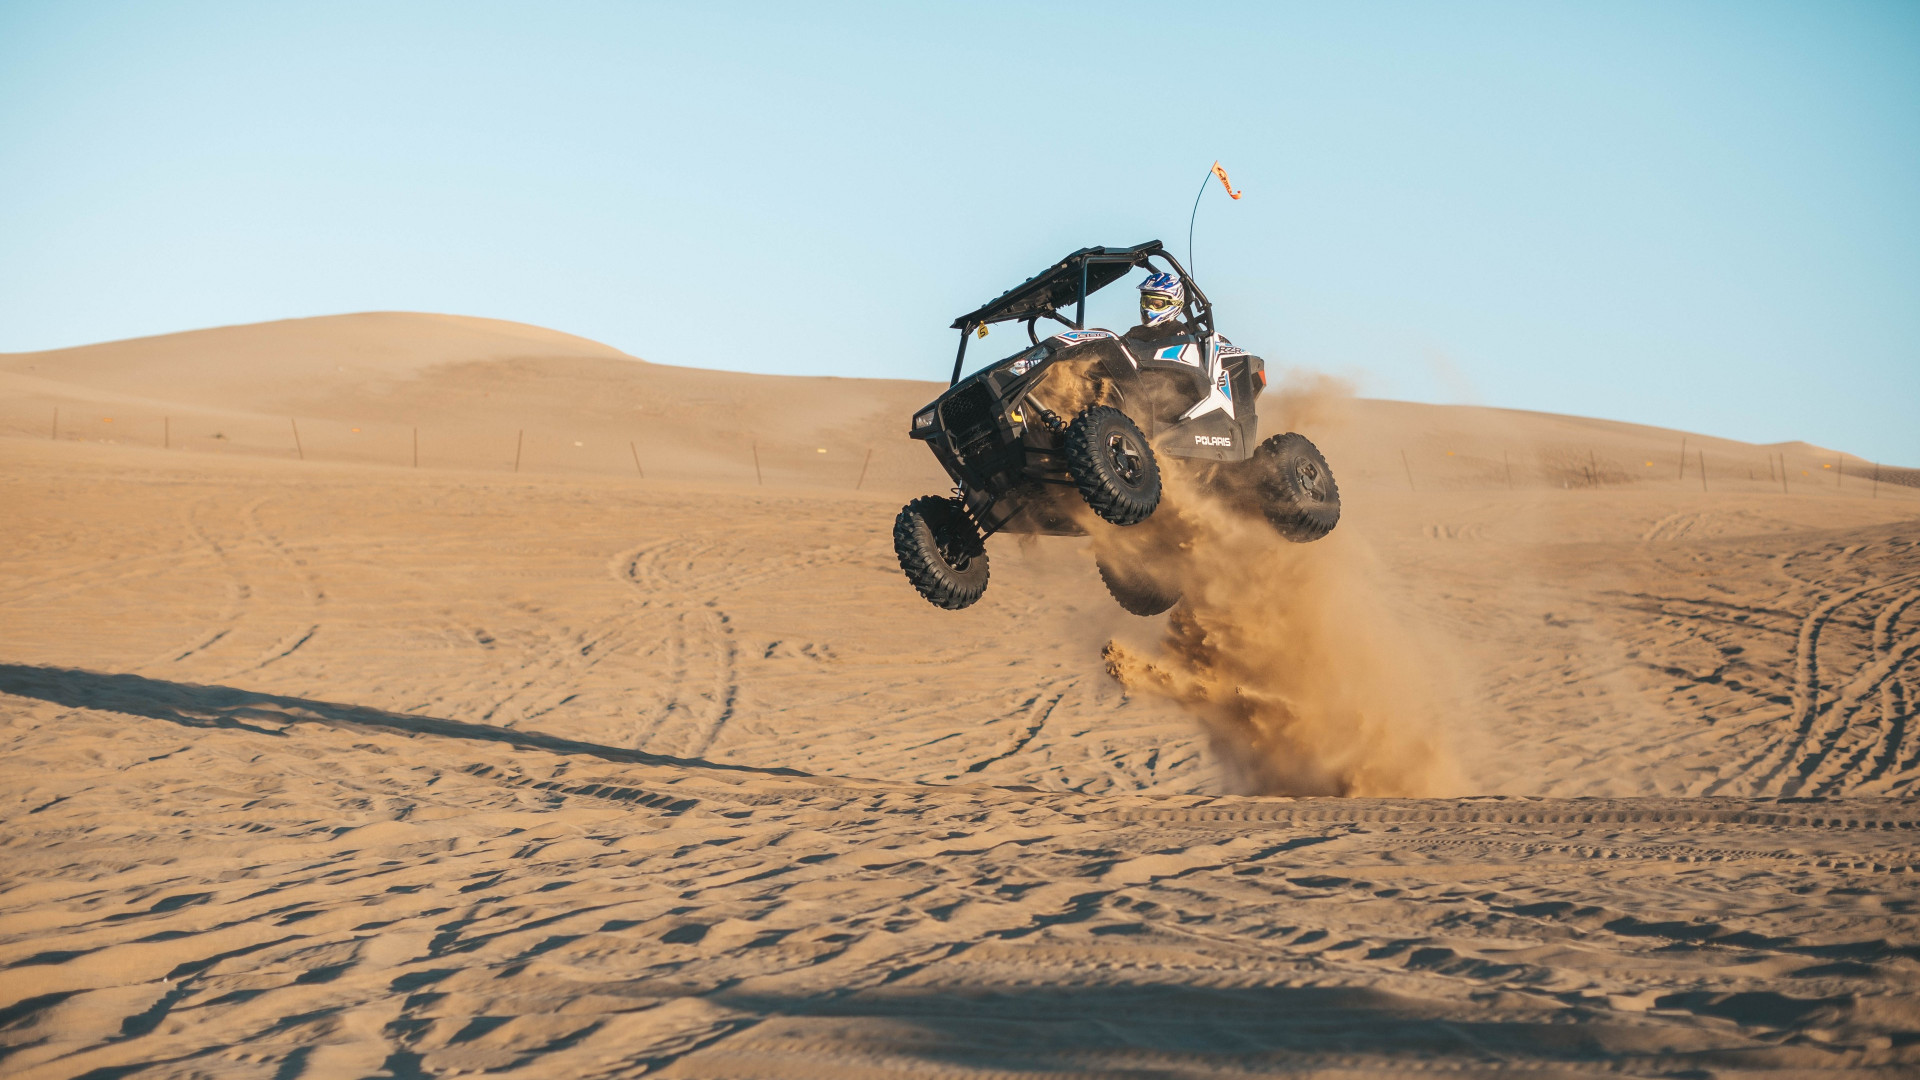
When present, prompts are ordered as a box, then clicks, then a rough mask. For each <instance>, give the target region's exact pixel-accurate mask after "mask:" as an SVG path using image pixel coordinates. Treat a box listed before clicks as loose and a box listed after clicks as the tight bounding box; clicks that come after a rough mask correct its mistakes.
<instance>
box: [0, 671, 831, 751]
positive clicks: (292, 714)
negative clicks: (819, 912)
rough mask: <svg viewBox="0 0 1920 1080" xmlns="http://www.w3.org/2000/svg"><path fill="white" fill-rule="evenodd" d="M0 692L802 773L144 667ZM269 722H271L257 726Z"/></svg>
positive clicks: (17, 676) (199, 719)
mask: <svg viewBox="0 0 1920 1080" xmlns="http://www.w3.org/2000/svg"><path fill="white" fill-rule="evenodd" d="M0 693H7V694H12V695H14V696H15V697H24V698H37V699H38V700H41V701H50V702H53V703H54V704H57V705H66V706H68V707H70V708H75V709H99V710H101V711H104V712H118V713H128V714H131V715H134V716H146V717H151V718H152V719H155V720H165V721H167V722H169V723H174V724H182V725H185V726H187V727H201V728H232V729H237V730H241V731H251V732H255V733H257V734H261V735H284V734H285V732H284V731H282V730H280V728H281V727H284V726H285V725H287V724H296V723H313V724H330V725H333V726H336V727H350V728H373V729H379V730H382V731H392V732H396V733H398V734H401V735H438V736H440V737H442V738H447V739H469V740H473V741H476V742H494V743H502V744H504V745H507V746H512V747H515V748H518V749H522V750H544V751H547V752H548V753H553V754H579V755H585V756H588V757H597V758H601V759H603V760H606V761H618V762H622V763H626V764H633V765H670V766H678V767H680V768H687V769H717V770H723V771H727V772H744V773H757V774H760V775H763V776H808V775H810V774H808V773H803V772H801V771H799V770H798V769H782V768H774V769H765V768H756V767H754V766H750V765H728V764H725V763H723V762H717V761H708V760H705V759H704V758H680V757H670V756H668V755H665V754H648V753H644V752H642V751H639V750H627V749H623V748H621V747H618V746H602V745H600V744H599V743H590V742H582V741H580V740H578V739H566V738H561V737H560V736H557V735H545V734H542V733H540V732H538V731H517V730H515V729H513V728H504V727H495V726H494V725H491V724H470V723H467V722H466V721H463V720H443V719H441V718H439V717H436V716H415V715H413V714H411V713H397V712H387V711H385V710H382V709H370V708H367V707H366V706H364V705H342V704H339V703H337V702H332V701H315V700H313V699H311V698H297V697H286V696H283V695H280V694H262V693H257V692H255V691H252V690H241V689H237V688H235V687H231V686H201V685H198V684H196V683H177V682H168V681H166V680H164V679H149V678H147V677H145V676H143V675H109V674H104V673H101V672H97V671H83V670H80V669H77V668H56V667H32V666H29V665H25V664H0ZM263 725H273V726H263Z"/></svg>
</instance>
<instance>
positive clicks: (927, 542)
mask: <svg viewBox="0 0 1920 1080" xmlns="http://www.w3.org/2000/svg"><path fill="white" fill-rule="evenodd" d="M893 552H894V554H895V555H898V556H899V557H900V569H901V570H902V571H904V572H905V573H906V575H907V580H908V581H911V582H912V583H913V587H914V588H915V589H916V590H918V591H919V593H920V595H921V596H923V597H926V599H927V602H928V603H930V604H932V605H934V606H935V607H943V608H946V609H947V610H948V611H959V610H960V609H961V608H964V607H968V606H970V605H971V604H973V602H974V601H976V600H978V599H980V595H981V594H982V593H984V592H986V591H987V547H986V544H985V542H983V541H982V540H981V538H980V530H979V528H978V527H977V526H975V525H974V523H973V519H972V518H971V517H968V516H967V510H966V504H964V503H962V502H961V501H960V500H959V499H943V498H941V497H940V496H938V495H923V496H921V497H920V498H918V499H915V500H913V501H912V502H910V503H908V504H907V505H906V506H905V507H903V508H901V510H900V514H899V516H897V517H895V518H894V519H893Z"/></svg>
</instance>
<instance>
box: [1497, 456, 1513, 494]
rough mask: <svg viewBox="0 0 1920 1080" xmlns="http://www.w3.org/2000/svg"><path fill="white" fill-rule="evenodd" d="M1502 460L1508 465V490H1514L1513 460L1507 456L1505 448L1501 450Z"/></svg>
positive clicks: (1502, 462)
mask: <svg viewBox="0 0 1920 1080" xmlns="http://www.w3.org/2000/svg"><path fill="white" fill-rule="evenodd" d="M1500 462H1501V464H1503V465H1505V466H1506V467H1507V490H1508V491H1512V490H1513V460H1512V459H1511V458H1509V457H1507V452H1506V451H1505V450H1502V451H1500Z"/></svg>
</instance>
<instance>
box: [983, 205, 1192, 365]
mask: <svg viewBox="0 0 1920 1080" xmlns="http://www.w3.org/2000/svg"><path fill="white" fill-rule="evenodd" d="M1156 258H1158V259H1165V260H1166V261H1167V264H1168V265H1169V266H1171V267H1172V268H1173V272H1174V273H1175V274H1177V275H1178V276H1179V278H1180V281H1181V283H1182V284H1184V285H1185V286H1186V292H1187V297H1186V301H1185V304H1184V311H1185V315H1186V318H1187V322H1188V324H1189V325H1191V326H1193V327H1194V328H1195V329H1197V330H1199V331H1201V332H1202V333H1209V334H1210V333H1212V332H1213V302H1212V301H1210V300H1208V299H1207V294H1206V293H1203V292H1201V291H1200V286H1199V285H1197V284H1195V283H1194V280H1193V278H1192V277H1191V276H1189V275H1188V274H1187V268H1186V267H1184V266H1181V265H1180V260H1178V259H1176V258H1174V257H1173V255H1172V253H1170V252H1168V251H1167V249H1166V248H1164V247H1162V246H1161V244H1160V241H1158V240H1149V241H1148V242H1146V243H1144V244H1138V245H1136V246H1134V247H1130V248H1104V247H1091V248H1081V249H1080V250H1079V251H1076V252H1074V253H1072V254H1071V255H1068V256H1067V257H1066V258H1064V259H1061V260H1060V261H1059V262H1057V263H1055V264H1054V265H1052V266H1050V267H1048V268H1047V269H1046V270H1044V271H1041V272H1040V273H1038V274H1036V275H1034V276H1033V277H1031V278H1029V279H1027V280H1026V281H1024V282H1021V283H1020V284H1019V285H1016V286H1014V287H1013V288H1011V289H1009V290H1007V291H1006V292H1005V293H1003V294H1001V295H1000V296H999V297H997V298H995V299H994V300H992V301H990V302H988V303H987V304H985V305H984V306H982V307H980V308H979V309H978V310H976V311H971V312H968V313H967V314H965V315H962V316H960V317H959V318H958V319H955V320H954V321H953V329H956V330H958V331H960V350H959V351H958V352H956V353H955V354H954V357H953V378H951V379H950V380H948V382H947V385H948V386H950V387H951V386H955V385H957V384H958V383H959V382H960V369H961V366H962V365H964V364H965V363H966V360H967V339H968V338H970V337H972V336H973V333H974V331H975V330H978V329H979V328H980V327H983V326H988V325H991V324H993V323H1000V322H1013V321H1021V322H1025V323H1026V324H1027V338H1028V340H1030V341H1031V342H1033V343H1034V344H1035V345H1038V344H1039V343H1040V336H1039V334H1038V333H1036V332H1035V329H1034V326H1035V324H1036V323H1038V322H1039V321H1040V320H1041V319H1042V318H1047V319H1052V320H1054V321H1055V322H1058V323H1060V324H1061V325H1063V326H1067V327H1069V328H1071V329H1074V330H1085V329H1086V328H1087V297H1088V295H1090V294H1091V293H1095V292H1099V291H1100V290H1101V289H1104V288H1106V287H1107V286H1108V285H1111V284H1113V283H1114V282H1116V281H1118V280H1120V279H1121V278H1122V277H1125V276H1126V273H1127V271H1128V270H1131V269H1133V268H1135V267H1140V268H1142V269H1146V270H1153V269H1154V266H1153V264H1152V263H1151V262H1150V261H1149V260H1152V259H1156ZM1096 266H1102V267H1107V268H1108V269H1106V270H1101V271H1100V272H1099V277H1100V278H1101V279H1103V280H1100V281H1099V282H1098V283H1097V284H1091V288H1089V285H1090V283H1092V279H1093V276H1094V271H1093V268H1094V267H1096ZM1075 276H1077V277H1078V279H1079V282H1078V284H1079V289H1078V290H1077V291H1076V292H1074V293H1068V294H1066V297H1072V298H1074V301H1075V302H1074V311H1073V319H1072V321H1068V320H1067V318H1066V316H1064V315H1062V314H1060V312H1059V310H1058V303H1059V300H1060V299H1062V298H1063V297H1062V296H1061V295H1060V286H1061V285H1063V284H1068V283H1070V282H1072V280H1073V278H1074V277H1075Z"/></svg>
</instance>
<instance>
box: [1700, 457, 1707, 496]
mask: <svg viewBox="0 0 1920 1080" xmlns="http://www.w3.org/2000/svg"><path fill="white" fill-rule="evenodd" d="M1700 490H1701V491H1705V490H1707V452H1706V451H1705V450H1702V451H1700Z"/></svg>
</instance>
